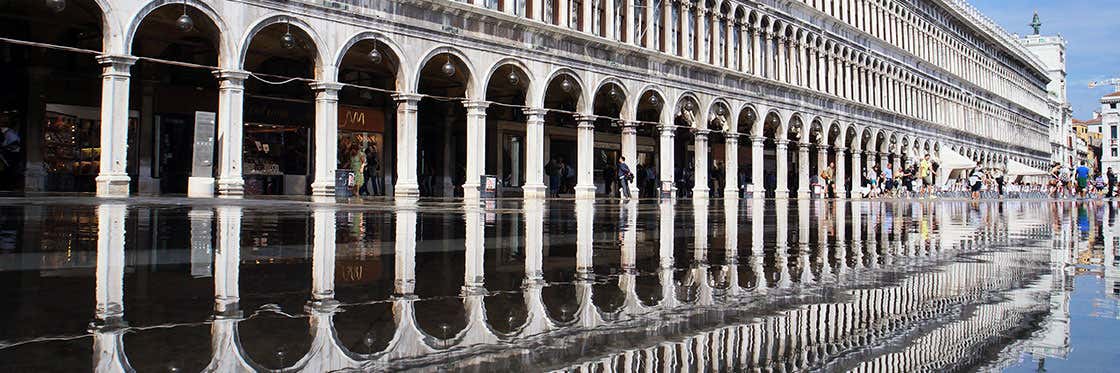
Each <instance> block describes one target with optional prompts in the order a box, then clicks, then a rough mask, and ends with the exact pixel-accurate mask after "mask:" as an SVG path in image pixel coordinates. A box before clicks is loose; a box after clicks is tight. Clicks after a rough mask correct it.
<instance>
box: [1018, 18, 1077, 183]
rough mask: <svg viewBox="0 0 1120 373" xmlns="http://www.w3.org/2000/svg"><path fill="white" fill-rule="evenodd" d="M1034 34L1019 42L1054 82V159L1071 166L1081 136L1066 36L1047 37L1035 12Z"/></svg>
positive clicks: (1050, 101) (1051, 100) (1050, 106)
mask: <svg viewBox="0 0 1120 373" xmlns="http://www.w3.org/2000/svg"><path fill="white" fill-rule="evenodd" d="M1031 26H1032V27H1033V28H1034V33H1033V34H1031V35H1027V36H1024V37H1021V38H1019V41H1020V42H1021V43H1022V44H1023V46H1025V47H1026V48H1027V50H1028V51H1030V52H1031V53H1033V54H1034V55H1035V56H1036V57H1038V60H1039V61H1041V62H1042V66H1043V69H1044V70H1046V74H1047V76H1049V78H1050V83H1049V84H1048V85H1047V86H1046V89H1047V91H1048V93H1049V95H1048V97H1047V108H1048V111H1049V115H1050V151H1051V154H1050V160H1051V161H1054V162H1061V163H1063V164H1067V165H1071V164H1075V163H1077V155H1078V153H1077V151H1076V150H1077V149H1076V148H1078V147H1080V145H1078V144H1077V142H1078V139H1077V137H1076V136H1075V135H1074V131H1073V127H1072V124H1073V123H1072V118H1073V108H1072V106H1070V103H1069V98H1068V96H1067V95H1066V39H1065V38H1063V37H1062V36H1061V35H1056V36H1043V35H1041V34H1040V33H1039V29H1040V28H1041V27H1042V23H1041V22H1039V18H1038V14H1037V13H1035V16H1034V20H1033V22H1032V23H1031Z"/></svg>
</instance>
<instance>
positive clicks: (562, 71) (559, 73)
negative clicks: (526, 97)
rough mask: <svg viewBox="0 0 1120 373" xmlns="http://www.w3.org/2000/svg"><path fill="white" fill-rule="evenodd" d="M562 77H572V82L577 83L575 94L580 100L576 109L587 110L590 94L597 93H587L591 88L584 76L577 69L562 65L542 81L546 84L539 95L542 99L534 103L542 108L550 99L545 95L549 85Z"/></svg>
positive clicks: (579, 110)
mask: <svg viewBox="0 0 1120 373" xmlns="http://www.w3.org/2000/svg"><path fill="white" fill-rule="evenodd" d="M561 77H563V78H567V79H570V80H571V82H572V84H574V85H575V89H577V90H578V92H577V94H576V95H575V96H576V97H577V98H578V100H579V102H576V105H575V107H576V111H578V112H581V113H582V112H586V111H587V110H586V109H587V106H588V102H589V101H590V99H589V98H588V97H589V95H593V94H595V93H594V92H591V93H587V92H588V91H589V89H587V84H585V83H584V80H583V76H581V75H580V74H579V73H577V72H576V71H575V70H572V69H570V68H567V67H560V68H557V69H555V70H552V72H550V73H549V74H548V78H547V79H544V80H542V81H541V82H543V83H544V84H542V85H541V86H542V87H543V88H541V95H540V97H539V99H540V101H537V102H535V104H534V105H536V106H537V107H542V108H543V107H544V106H545V105H544V104H545V100H546V99H548V98H547V97H545V95H546V94H547V92H546V91H547V90H548V86H549V85H551V84H552V82H553V81H554V80H556V79H557V78H561Z"/></svg>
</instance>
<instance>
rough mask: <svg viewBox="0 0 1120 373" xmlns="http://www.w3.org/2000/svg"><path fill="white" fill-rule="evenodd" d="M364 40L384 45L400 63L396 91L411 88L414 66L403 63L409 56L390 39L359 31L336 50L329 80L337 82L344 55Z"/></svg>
mask: <svg viewBox="0 0 1120 373" xmlns="http://www.w3.org/2000/svg"><path fill="white" fill-rule="evenodd" d="M366 40H372V41H374V42H377V43H381V44H382V45H385V46H386V47H388V48H389V51H390V52H392V53H393V55H394V57H396V58H397V60H398V61H400V62H401V63H400V64H398V65H399V66H397V90H404V89H405V88H406V87H411V86H412V83H411V81H410V78H411V77H412V76H413V75H415V74H416V73H417V72H416V71H413V70H412V69H413V67H414V66H412V65H410V64H407V63H404V61H408V60H409V56H406V55H405V54H404V49H401V47H400V45H398V44H397V43H396V42H395V41H393V39H392V38H390V37H388V36H386V35H385V34H382V33H379V32H376V31H360V32H358V33H356V34H354V35H352V36H350V37H349V38H347V39H346V42H345V43H343V44H342V46H341V47H339V48H338V53H337V57H335V59H334V60H333V61H334V64H333V65H332V66H334V68H335V72H334V73H335V76H333V77H331V79H334V80H336V81H337V80H338V76H337V75H338V71H337V70H338V67H339V66H342V59H343V58H345V57H346V53H347V52H349V51H350V48H353V47H354V46H355V45H357V44H358V43H360V42H363V41H366Z"/></svg>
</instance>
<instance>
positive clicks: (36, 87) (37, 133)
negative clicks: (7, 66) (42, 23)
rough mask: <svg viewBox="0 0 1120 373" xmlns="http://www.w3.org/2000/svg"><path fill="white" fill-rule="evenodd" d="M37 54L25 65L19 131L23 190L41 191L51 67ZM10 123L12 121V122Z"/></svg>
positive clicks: (44, 186)
mask: <svg viewBox="0 0 1120 373" xmlns="http://www.w3.org/2000/svg"><path fill="white" fill-rule="evenodd" d="M39 56H40V58H34V57H32V58H31V61H32V63H31V66H28V67H27V91H26V95H24V99H25V100H26V101H25V102H26V103H27V106H26V108H27V112H26V113H25V114H26V115H25V118H24V119H25V123H26V124H25V125H24V127H23V132H22V133H20V135H21V136H22V137H23V154H24V157H25V158H24V159H25V162H24V170H23V190H24V191H25V192H42V191H46V190H47V166H46V165H45V164H43V124H44V123H45V122H46V102H45V101H46V95H45V94H44V93H45V91H46V86H47V85H49V84H50V74H51V69H50V67H47V66H46V65H45V64H42V63H36V62H39V61H42V60H45V59H46V58H45V57H46V56H45V54H40V55H39ZM11 125H13V126H14V125H15V123H12V124H11Z"/></svg>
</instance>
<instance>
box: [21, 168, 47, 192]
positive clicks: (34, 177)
mask: <svg viewBox="0 0 1120 373" xmlns="http://www.w3.org/2000/svg"><path fill="white" fill-rule="evenodd" d="M23 190H24V191H25V192H42V191H45V190H47V168H46V166H43V162H28V163H27V168H26V169H24V170H23Z"/></svg>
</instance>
